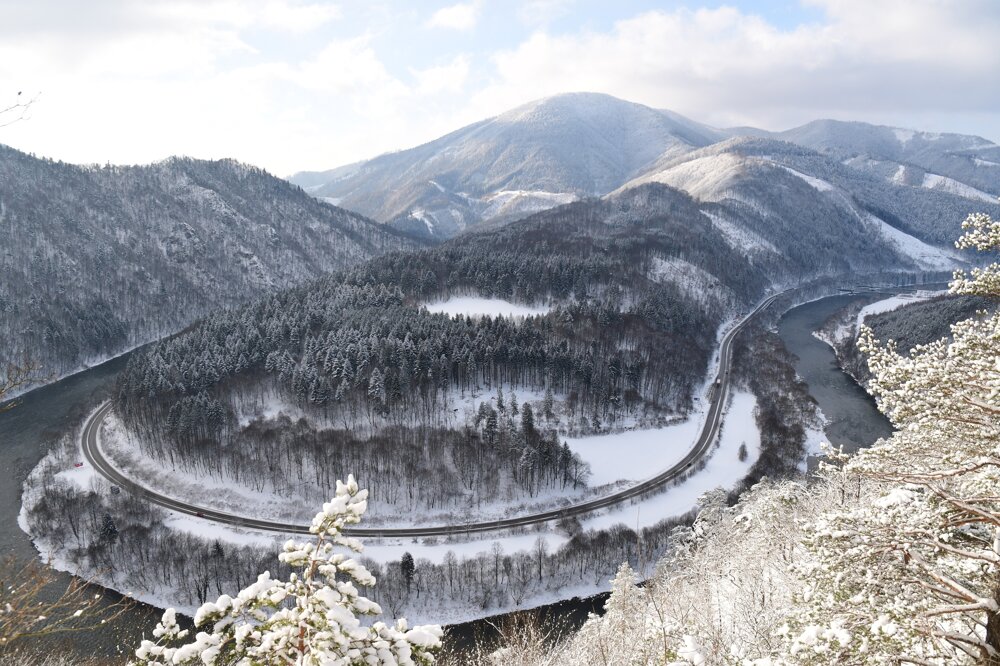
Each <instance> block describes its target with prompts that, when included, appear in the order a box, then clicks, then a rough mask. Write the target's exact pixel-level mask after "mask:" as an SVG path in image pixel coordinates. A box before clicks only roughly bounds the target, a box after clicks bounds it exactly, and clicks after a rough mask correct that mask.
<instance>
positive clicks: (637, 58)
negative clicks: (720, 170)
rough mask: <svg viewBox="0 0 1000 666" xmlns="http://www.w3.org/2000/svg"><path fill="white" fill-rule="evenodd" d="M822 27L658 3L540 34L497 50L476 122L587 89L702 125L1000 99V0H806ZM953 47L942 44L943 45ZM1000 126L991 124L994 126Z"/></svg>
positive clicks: (861, 115)
mask: <svg viewBox="0 0 1000 666" xmlns="http://www.w3.org/2000/svg"><path fill="white" fill-rule="evenodd" d="M812 2H813V4H817V5H820V6H821V7H822V8H823V9H825V10H826V11H827V20H826V21H824V22H820V23H816V24H810V25H803V26H799V27H797V28H794V29H791V30H782V29H779V28H777V27H775V26H773V25H771V24H769V23H768V22H766V21H765V20H764V19H761V18H759V17H756V16H754V15H751V14H746V13H743V12H741V11H740V10H738V9H735V8H732V7H722V8H719V9H702V10H696V11H690V10H686V9H681V10H677V11H671V12H666V11H652V12H648V13H645V14H642V15H640V16H636V17H634V18H631V19H628V20H623V21H620V22H618V23H616V24H615V25H614V27H613V28H612V29H611V30H609V31H606V32H595V31H582V32H578V33H573V34H561V35H554V34H549V33H547V32H537V33H535V34H534V35H532V36H531V37H530V38H528V39H527V40H525V41H524V42H522V43H521V44H520V45H518V46H517V47H516V48H514V49H511V50H508V51H504V52H501V53H498V54H495V56H494V58H493V62H494V65H495V68H496V78H495V81H494V82H493V83H492V84H491V85H489V86H487V87H486V88H484V89H483V90H480V91H479V92H478V93H477V95H476V96H475V98H474V99H473V100H472V103H471V104H470V106H469V117H470V119H471V117H477V116H481V115H486V114H488V113H495V112H496V110H498V109H499V108H502V107H504V106H506V107H509V106H511V105H513V104H515V103H520V102H525V101H528V100H531V99H535V98H538V97H543V96H546V95H551V94H554V93H558V92H567V91H576V90H592V91H600V92H606V93H609V94H613V95H617V96H619V97H623V98H625V99H630V100H634V101H639V102H643V103H645V104H649V105H652V106H657V107H661V108H670V109H673V110H676V111H679V112H681V113H686V114H688V115H691V116H693V117H694V118H696V119H699V120H703V121H705V122H710V123H715V124H720V125H728V124H738V123H751V124H760V125H765V126H770V127H777V128H784V127H787V126H789V125H791V124H796V123H800V122H805V121H807V120H811V119H814V118H816V117H829V116H838V115H839V116H843V117H849V118H855V119H869V120H878V119H879V118H885V117H888V116H893V117H897V116H899V115H900V112H901V111H902V110H907V111H909V112H913V113H916V112H923V113H925V114H926V113H927V112H934V111H937V112H948V111H954V112H957V111H960V110H964V111H966V112H974V111H981V112H989V113H994V114H995V113H996V112H995V110H996V109H997V108H1000V87H998V86H995V85H993V84H992V82H993V81H995V80H997V76H998V73H1000V50H998V49H996V48H995V45H994V42H995V40H993V39H992V38H991V37H989V35H996V34H1000V12H998V11H997V9H998V5H996V4H995V3H994V4H991V3H988V2H984V1H981V0H972V1H971V2H967V3H963V5H962V10H959V9H958V7H957V5H958V4H959V3H940V2H914V1H912V0H888V1H887V2H880V3H871V2H867V1H866V0H812ZM942 44H947V45H948V47H947V48H941V45H942ZM997 125H1000V122H997V121H995V124H994V126H997Z"/></svg>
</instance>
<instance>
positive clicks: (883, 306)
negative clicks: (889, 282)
mask: <svg viewBox="0 0 1000 666" xmlns="http://www.w3.org/2000/svg"><path fill="white" fill-rule="evenodd" d="M947 293H948V290H947V289H944V290H942V291H918V292H916V293H913V294H900V295H899V296H892V297H890V298H885V299H882V300H881V301H875V302H874V303H869V304H868V305H866V306H865V307H863V308H861V310H860V311H859V312H858V316H857V319H856V320H855V321H854V331H852V332H851V333H852V335H857V331H859V330H861V324H863V323H865V317H868V316H869V315H876V314H882V313H883V312H891V311H893V310H896V309H897V308H901V307H903V306H904V305H910V304H911V303H919V302H920V301H927V300H930V299H932V298H935V297H937V296H941V295H943V294H947Z"/></svg>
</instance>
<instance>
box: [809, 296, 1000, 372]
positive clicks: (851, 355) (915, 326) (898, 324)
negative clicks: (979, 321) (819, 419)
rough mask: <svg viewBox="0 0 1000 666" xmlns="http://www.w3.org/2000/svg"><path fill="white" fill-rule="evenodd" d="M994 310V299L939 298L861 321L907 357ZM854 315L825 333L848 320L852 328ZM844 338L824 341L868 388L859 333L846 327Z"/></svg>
mask: <svg viewBox="0 0 1000 666" xmlns="http://www.w3.org/2000/svg"><path fill="white" fill-rule="evenodd" d="M996 309H997V302H996V300H995V299H989V298H983V297H982V296H953V295H947V296H938V297H937V298H932V299H930V300H926V301H920V302H917V303H911V304H908V305H907V304H904V305H902V306H900V307H898V308H895V309H893V310H889V311H888V312H879V313H876V314H870V315H868V316H866V317H865V318H864V324H865V326H868V327H869V328H870V329H872V331H873V332H874V334H875V337H877V338H878V339H879V340H893V341H895V343H896V346H897V348H898V349H899V351H900V352H902V353H904V354H907V353H909V352H910V351H911V350H912V349H913V348H914V347H916V346H917V345H926V344H927V343H929V342H932V341H934V340H940V339H941V338H949V337H950V336H951V327H952V325H953V324H955V323H956V322H959V321H963V320H966V319H970V318H972V317H974V316H975V315H976V313H977V312H980V311H987V312H993V311H995V310H996ZM857 316H858V315H857V313H855V312H853V311H850V312H843V313H837V314H835V315H834V317H832V318H831V321H830V322H828V323H827V325H826V326H825V327H824V329H826V330H827V331H832V330H833V329H834V328H836V327H837V326H838V324H840V325H843V324H841V322H844V320H845V319H846V320H850V322H851V323H852V324H853V322H854V320H855V319H856V318H857ZM844 331H845V333H846V334H845V335H843V336H841V337H835V336H834V335H833V334H830V333H827V335H826V336H825V337H827V338H828V339H829V340H830V342H831V343H832V346H833V348H834V351H835V352H836V353H837V359H838V360H839V361H840V365H841V367H843V368H844V370H846V371H847V372H848V373H849V374H850V375H851V376H852V377H854V378H855V379H856V380H857V381H858V382H859V383H861V384H865V385H867V383H868V382H869V381H870V380H871V377H872V374H871V371H869V369H868V365H867V363H866V361H865V357H864V354H862V353H861V350H860V349H858V343H857V334H858V331H857V330H856V329H855V328H854V327H853V326H852V327H850V328H849V329H847V327H846V326H845V328H844Z"/></svg>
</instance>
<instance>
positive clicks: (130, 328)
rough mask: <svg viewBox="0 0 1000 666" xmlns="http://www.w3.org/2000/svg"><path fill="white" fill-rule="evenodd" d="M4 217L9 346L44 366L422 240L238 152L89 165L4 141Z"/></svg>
mask: <svg viewBox="0 0 1000 666" xmlns="http://www.w3.org/2000/svg"><path fill="white" fill-rule="evenodd" d="M0 228H2V235H3V244H2V249H0V338H2V339H3V341H4V350H3V351H4V355H5V357H6V359H7V360H12V359H17V358H20V357H21V356H22V355H27V356H28V357H29V358H31V359H33V360H34V361H36V362H38V363H41V364H42V366H43V367H44V372H45V373H46V374H48V373H55V374H61V373H64V372H67V371H70V370H73V369H75V368H76V367H79V366H80V365H81V364H84V363H89V362H93V361H96V360H100V359H103V358H107V357H108V356H110V355H113V354H115V353H118V352H121V351H123V350H124V349H127V348H129V347H131V346H134V345H136V344H140V343H143V342H148V341H149V340H152V339H154V338H157V337H160V336H162V335H166V334H169V333H172V332H175V331H177V330H180V329H181V328H183V327H184V326H186V325H187V324H190V323H191V322H192V321H194V320H195V319H196V318H197V317H200V316H203V315H205V314H207V313H208V312H209V311H211V310H213V309H216V308H219V307H226V306H232V305H235V304H238V303H242V302H245V301H246V300H248V299H249V298H251V297H253V296H256V295H259V294H262V293H264V292H267V291H271V290H275V289H279V288H283V287H288V286H291V285H294V284H296V283H298V282H301V281H303V280H305V279H307V278H311V277H315V276H317V275H319V274H321V273H324V272H326V271H330V270H334V269H340V268H344V267H345V266H348V265H351V264H353V263H355V262H359V261H362V260H365V259H368V258H371V257H373V256H376V255H379V254H382V253H383V252H386V251H390V250H397V249H406V248H410V247H414V246H415V245H416V243H415V242H414V241H412V240H411V239H409V238H406V237H404V236H402V235H400V234H399V233H398V232H396V231H394V230H392V229H388V228H386V227H384V226H383V225H379V224H377V223H375V222H373V221H371V220H368V219H365V218H363V217H361V216H360V215H357V214H356V213H351V212H348V211H345V210H342V209H339V208H335V207H333V206H330V205H328V204H325V203H322V202H320V201H317V200H316V199H314V198H312V197H310V196H308V195H306V194H305V193H304V192H303V191H302V190H301V189H300V188H298V187H296V186H294V185H291V184H289V183H287V182H286V181H284V180H281V179H279V178H275V177H273V176H271V175H269V174H268V173H266V172H265V171H262V170H261V169H257V168H255V167H250V166H247V165H244V164H239V163H237V162H233V161H230V160H223V161H216V162H205V161H199V160H192V159H179V158H173V159H169V160H166V161H163V162H160V163H157V164H153V165H149V166H137V167H106V168H99V167H80V166H74V165H69V164H63V163H58V162H53V161H50V160H42V159H36V158H34V157H32V156H29V155H26V154H24V153H21V152H18V151H16V150H12V149H10V148H6V147H3V146H0Z"/></svg>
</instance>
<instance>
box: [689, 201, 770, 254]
mask: <svg viewBox="0 0 1000 666" xmlns="http://www.w3.org/2000/svg"><path fill="white" fill-rule="evenodd" d="M701 213H702V215H704V216H705V217H707V218H708V219H709V220H711V221H712V225H714V226H715V228H716V229H718V230H719V233H721V234H722V237H723V238H724V239H725V240H726V243H728V244H729V246H730V247H732V248H734V249H737V250H743V251H744V252H745V251H747V250H761V251H766V252H773V253H775V254H778V248H776V247H775V246H774V245H773V244H772V243H771V242H770V241H768V240H767V239H766V238H764V237H763V236H761V235H760V234H756V233H754V232H752V231H750V230H749V229H745V228H743V227H741V226H740V225H738V224H736V223H735V222H731V221H729V220H727V219H725V218H724V217H722V216H721V215H717V214H715V213H713V212H711V211H707V210H703V211H701Z"/></svg>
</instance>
